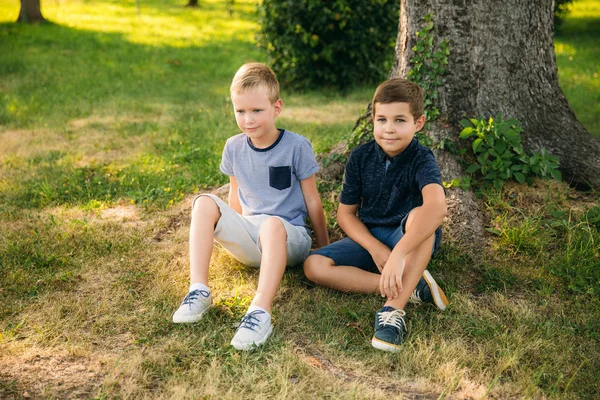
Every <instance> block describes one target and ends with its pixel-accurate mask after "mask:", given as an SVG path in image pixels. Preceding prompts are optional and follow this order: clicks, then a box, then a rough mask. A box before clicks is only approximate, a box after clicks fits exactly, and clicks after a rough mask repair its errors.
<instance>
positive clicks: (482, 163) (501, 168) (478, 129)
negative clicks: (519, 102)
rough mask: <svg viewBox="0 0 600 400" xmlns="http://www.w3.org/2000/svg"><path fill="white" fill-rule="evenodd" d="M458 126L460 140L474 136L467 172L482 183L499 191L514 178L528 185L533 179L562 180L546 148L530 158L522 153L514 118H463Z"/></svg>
mask: <svg viewBox="0 0 600 400" xmlns="http://www.w3.org/2000/svg"><path fill="white" fill-rule="evenodd" d="M460 124H461V126H462V127H463V130H462V131H461V132H460V136H459V137H460V138H461V139H468V138H472V137H474V140H473V142H472V144H471V149H472V151H473V156H474V157H475V160H474V161H475V162H474V163H472V164H471V165H470V166H469V167H468V168H467V173H469V174H472V175H473V174H474V175H476V176H479V177H481V178H483V181H484V183H486V184H492V185H493V186H494V187H495V188H496V189H500V188H502V186H503V185H504V182H505V181H507V180H510V179H513V178H514V179H515V180H517V181H518V182H520V183H524V182H528V183H531V182H532V181H533V178H534V177H540V178H550V177H552V178H554V179H556V180H561V174H560V172H559V171H558V166H559V163H558V158H557V157H555V156H552V155H550V154H549V153H548V152H547V151H546V149H542V150H541V151H540V152H539V153H537V152H534V153H532V154H531V155H528V154H526V153H525V151H524V150H523V146H522V145H521V132H523V128H521V124H520V122H519V121H517V120H516V119H508V120H506V121H504V120H503V118H502V115H501V114H498V115H496V118H495V119H494V118H491V117H490V118H489V119H488V120H487V121H486V120H484V119H477V118H472V119H464V120H462V121H460Z"/></svg>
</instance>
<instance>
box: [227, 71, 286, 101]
mask: <svg viewBox="0 0 600 400" xmlns="http://www.w3.org/2000/svg"><path fill="white" fill-rule="evenodd" d="M254 88H261V89H264V90H265V91H266V92H267V96H268V98H269V100H270V101H271V103H275V102H276V101H277V100H279V82H278V81H277V77H276V76H275V72H273V70H272V69H271V68H269V67H267V66H266V65H265V64H262V63H248V64H244V65H242V66H241V67H240V69H238V71H237V72H236V73H235V76H234V77H233V81H231V87H230V88H229V92H230V93H242V92H244V91H246V90H249V89H254Z"/></svg>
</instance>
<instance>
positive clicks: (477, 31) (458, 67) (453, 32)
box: [391, 0, 600, 188]
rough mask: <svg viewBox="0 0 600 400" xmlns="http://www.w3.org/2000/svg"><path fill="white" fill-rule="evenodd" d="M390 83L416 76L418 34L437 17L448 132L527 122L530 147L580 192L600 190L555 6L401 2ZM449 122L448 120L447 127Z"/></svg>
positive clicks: (532, 1) (595, 146)
mask: <svg viewBox="0 0 600 400" xmlns="http://www.w3.org/2000/svg"><path fill="white" fill-rule="evenodd" d="M400 4H401V11H400V15H401V17H400V19H401V20H400V29H399V33H398V40H397V44H396V59H395V65H394V69H393V70H392V72H391V76H403V77H404V76H406V74H407V73H408V70H409V69H410V58H411V57H412V55H413V52H412V50H411V49H412V47H413V46H414V45H415V43H416V35H415V33H416V32H417V31H418V30H419V29H420V28H421V26H422V25H423V17H424V16H425V15H427V14H432V15H433V21H434V24H435V29H436V30H435V32H436V36H437V37H436V38H435V39H436V40H437V41H440V40H442V39H449V41H450V56H449V60H448V68H447V72H446V76H445V78H444V85H443V87H442V88H440V90H439V104H438V108H439V109H440V112H441V115H442V116H444V117H445V118H443V119H446V120H447V121H448V122H449V124H448V125H449V127H448V128H442V129H440V124H441V123H438V124H436V126H434V129H432V131H433V133H434V134H435V135H438V136H439V137H436V138H435V139H442V138H443V137H447V136H451V137H456V135H457V133H458V130H459V128H458V122H459V121H460V120H461V119H462V118H465V117H478V116H479V117H485V118H487V117H490V116H494V115H496V114H497V113H501V114H502V115H503V116H504V117H505V118H516V119H518V120H519V121H521V124H522V127H523V129H524V132H523V134H522V138H523V147H524V148H525V149H526V150H528V151H539V150H540V149H541V148H542V147H545V148H546V149H547V150H548V152H549V153H550V154H552V155H555V156H557V157H558V158H559V161H560V169H561V172H562V173H563V177H564V178H565V179H566V181H567V182H569V183H570V184H572V185H574V186H576V187H579V188H589V187H594V188H600V140H598V139H596V138H594V137H593V136H591V135H590V134H589V132H587V131H586V129H585V128H584V127H583V125H581V123H580V122H579V121H578V120H577V118H576V117H575V114H574V113H573V110H572V109H571V107H570V106H569V104H568V102H567V100H566V98H565V96H564V95H563V93H562V90H561V89H560V86H559V84H558V74H557V68H556V59H555V56H554V25H553V16H554V14H553V2H552V0H528V1H522V0H504V1H497V0H486V1H476V0H454V1H447V0H401V2H400ZM443 119H442V120H443Z"/></svg>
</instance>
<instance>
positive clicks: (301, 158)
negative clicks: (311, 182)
mask: <svg viewBox="0 0 600 400" xmlns="http://www.w3.org/2000/svg"><path fill="white" fill-rule="evenodd" d="M294 171H295V174H296V177H297V178H298V180H300V181H302V180H304V179H306V178H309V177H311V176H312V175H314V174H316V173H317V172H318V171H319V164H317V158H316V157H315V152H314V150H313V148H312V145H311V144H310V141H309V140H308V139H306V138H304V140H302V141H301V142H300V144H299V145H298V146H297V147H296V152H295V154H294Z"/></svg>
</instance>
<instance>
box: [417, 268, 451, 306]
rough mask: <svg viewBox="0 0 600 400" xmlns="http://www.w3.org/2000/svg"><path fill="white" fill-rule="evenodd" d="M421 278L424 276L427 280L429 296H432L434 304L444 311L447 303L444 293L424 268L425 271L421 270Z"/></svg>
mask: <svg viewBox="0 0 600 400" xmlns="http://www.w3.org/2000/svg"><path fill="white" fill-rule="evenodd" d="M423 278H425V282H427V286H429V290H430V291H431V296H432V297H433V302H434V304H435V306H436V307H437V308H438V309H439V310H440V311H444V310H445V309H446V307H447V306H448V303H449V301H448V298H447V297H446V294H445V293H444V291H443V290H442V289H441V288H440V287H439V286H438V284H437V283H436V281H435V279H433V277H432V276H431V274H430V273H429V271H427V270H425V272H423Z"/></svg>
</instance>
